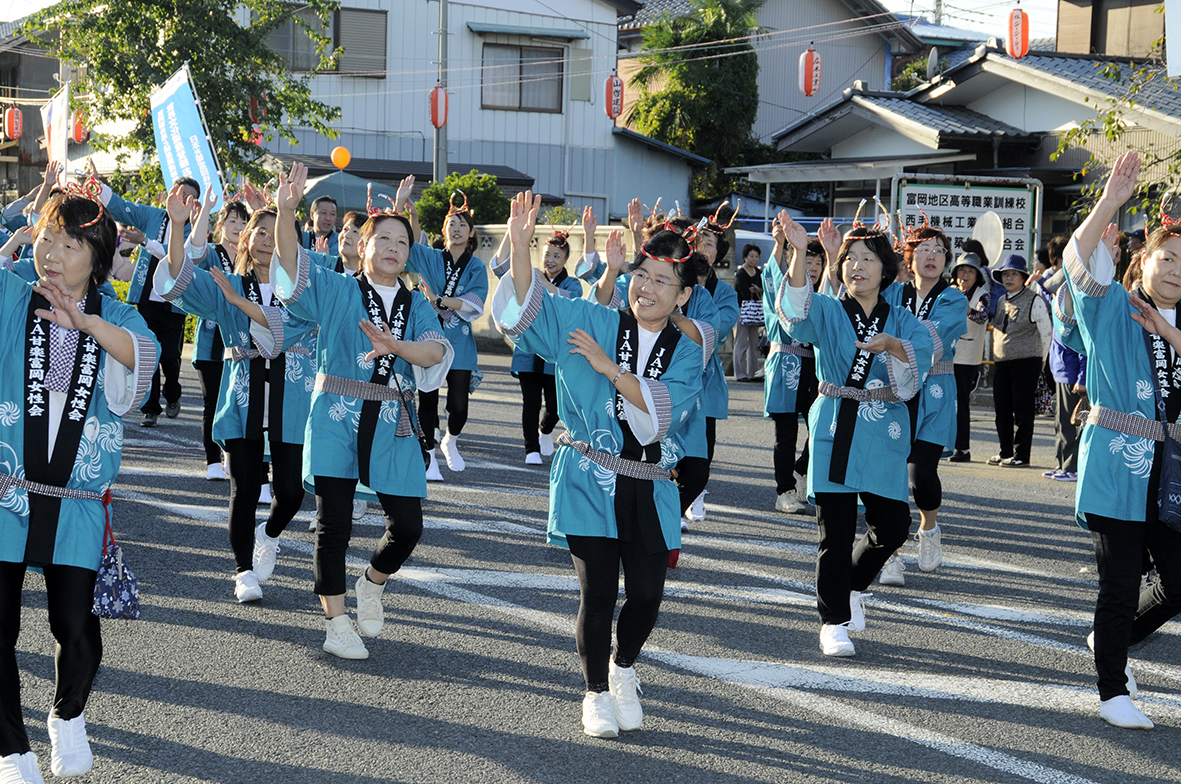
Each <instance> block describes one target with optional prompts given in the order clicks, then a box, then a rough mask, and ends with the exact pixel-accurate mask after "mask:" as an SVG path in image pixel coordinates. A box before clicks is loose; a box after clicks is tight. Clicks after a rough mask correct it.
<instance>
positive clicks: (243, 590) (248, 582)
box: [234, 569, 262, 604]
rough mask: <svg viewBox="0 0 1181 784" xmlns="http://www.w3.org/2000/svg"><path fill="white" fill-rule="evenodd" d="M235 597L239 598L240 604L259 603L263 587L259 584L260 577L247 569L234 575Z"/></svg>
mask: <svg viewBox="0 0 1181 784" xmlns="http://www.w3.org/2000/svg"><path fill="white" fill-rule="evenodd" d="M234 596H236V597H238V604H245V603H246V602H257V601H258V600H259V599H261V598H262V587H261V586H259V584H258V575H256V574H255V573H254V572H252V571H250V570H249V569H247V570H246V571H245V572H238V573H237V574H235V575H234Z"/></svg>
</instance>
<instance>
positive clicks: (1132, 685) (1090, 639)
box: [1087, 632, 1140, 699]
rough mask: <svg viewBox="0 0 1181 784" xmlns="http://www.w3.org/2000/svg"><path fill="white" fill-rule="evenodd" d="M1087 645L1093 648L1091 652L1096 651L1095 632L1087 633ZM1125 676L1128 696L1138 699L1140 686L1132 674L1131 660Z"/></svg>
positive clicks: (1125, 669)
mask: <svg viewBox="0 0 1181 784" xmlns="http://www.w3.org/2000/svg"><path fill="white" fill-rule="evenodd" d="M1087 647H1088V648H1090V649H1091V653H1094V652H1095V632H1091V633H1090V634H1088V635H1087ZM1124 677H1125V678H1126V679H1127V681H1126V685H1127V688H1128V696H1129V697H1131V698H1132V699H1136V698H1137V697H1139V696H1140V688H1139V687H1138V686H1137V685H1136V679H1135V678H1134V677H1133V676H1132V663H1131V662H1128V664H1127V666H1125V667H1124Z"/></svg>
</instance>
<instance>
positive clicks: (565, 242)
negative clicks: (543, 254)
mask: <svg viewBox="0 0 1181 784" xmlns="http://www.w3.org/2000/svg"><path fill="white" fill-rule="evenodd" d="M550 228H551V229H553V230H554V235H553V236H552V237H550V238H549V239H548V240H546V241H545V244H546V245H553V246H554V247H555V248H565V249H567V250H568V249H569V248H570V243H569V239H570V231H571V229H572V228H573V227H571V228H570V229H566V230H565V231H562V230H561V229H557V228H554V225H553V224H552V223H551V224H550Z"/></svg>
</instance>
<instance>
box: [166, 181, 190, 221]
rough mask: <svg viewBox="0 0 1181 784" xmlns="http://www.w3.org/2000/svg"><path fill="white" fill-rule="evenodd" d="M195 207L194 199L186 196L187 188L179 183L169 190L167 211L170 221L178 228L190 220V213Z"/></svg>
mask: <svg viewBox="0 0 1181 784" xmlns="http://www.w3.org/2000/svg"><path fill="white" fill-rule="evenodd" d="M193 205H194V200H193V197H192V196H188V195H186V194H185V186H183V185H181V184H180V183H177V184H176V185H173V186H172V187H171V188H170V189H169V190H168V201H167V203H166V207H165V209H167V211H168V219H169V220H171V221H172V222H173V223H175V224H177V225H178V226H179V225H182V224H184V222H185V221H187V220H188V217H189V212H190V211H191V210H192V208H193Z"/></svg>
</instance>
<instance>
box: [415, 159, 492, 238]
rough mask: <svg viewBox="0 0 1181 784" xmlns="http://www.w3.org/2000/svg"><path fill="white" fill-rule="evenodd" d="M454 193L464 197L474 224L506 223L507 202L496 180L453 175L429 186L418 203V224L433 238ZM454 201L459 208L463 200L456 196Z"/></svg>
mask: <svg viewBox="0 0 1181 784" xmlns="http://www.w3.org/2000/svg"><path fill="white" fill-rule="evenodd" d="M456 191H463V192H464V193H465V194H466V195H467V199H468V206H470V207H471V210H472V216H473V217H474V218H475V219H476V223H477V224H480V223H505V222H507V221H508V213H509V198H508V197H507V196H505V195H504V191H503V190H501V188H500V185H499V184H497V182H496V177H495V176H494V175H492V174H480V173H479V172H478V171H476V170H475V169H472V170H471V171H470V172H468V173H467V174H459V173H458V172H452V173H451V174H448V175H447V177H446V178H445V179H444V180H443V182H441V183H439V182H432V183H431V184H430V185H428V186H427V187H426V189H425V190H423V192H422V197H421V198H419V200H418V220H419V223H420V224H421V226H422V229H423V231H425V232H427V233H428V234H435V235H438V234H440V233H442V231H443V221H444V220H445V219H446V218H447V204H448V199H449V198H450V197H451V194H453V193H455V192H456ZM455 201H456V204H459V203H461V202H462V201H463V197H462V196H459V195H458V194H456V197H455Z"/></svg>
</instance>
